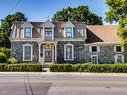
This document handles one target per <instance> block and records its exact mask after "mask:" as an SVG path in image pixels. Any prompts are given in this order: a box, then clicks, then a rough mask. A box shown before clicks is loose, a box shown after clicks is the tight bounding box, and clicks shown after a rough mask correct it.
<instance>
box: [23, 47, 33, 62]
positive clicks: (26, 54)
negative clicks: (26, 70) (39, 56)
mask: <svg viewBox="0 0 127 95" xmlns="http://www.w3.org/2000/svg"><path fill="white" fill-rule="evenodd" d="M23 60H24V61H32V45H24V46H23Z"/></svg>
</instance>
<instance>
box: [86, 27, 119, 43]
mask: <svg viewBox="0 0 127 95" xmlns="http://www.w3.org/2000/svg"><path fill="white" fill-rule="evenodd" d="M86 27H87V29H86V30H87V41H86V42H87V43H109V44H110V43H119V42H120V41H121V39H120V38H119V37H118V30H117V28H118V27H117V25H87V26H86Z"/></svg>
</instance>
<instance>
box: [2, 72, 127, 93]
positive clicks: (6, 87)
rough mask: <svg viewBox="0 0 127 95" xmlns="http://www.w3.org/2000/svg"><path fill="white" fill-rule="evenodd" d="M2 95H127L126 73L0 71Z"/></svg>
mask: <svg viewBox="0 0 127 95" xmlns="http://www.w3.org/2000/svg"><path fill="white" fill-rule="evenodd" d="M0 95H127V74H92V73H91V74H89V73H86V74H81V73H75V74H73V73H0Z"/></svg>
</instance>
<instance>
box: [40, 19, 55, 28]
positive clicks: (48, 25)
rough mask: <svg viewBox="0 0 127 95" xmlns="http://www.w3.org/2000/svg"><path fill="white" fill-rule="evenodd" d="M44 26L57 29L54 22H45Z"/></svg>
mask: <svg viewBox="0 0 127 95" xmlns="http://www.w3.org/2000/svg"><path fill="white" fill-rule="evenodd" d="M42 26H43V27H55V25H54V24H53V23H52V22H50V21H49V20H47V21H46V22H44V24H43V25H42Z"/></svg>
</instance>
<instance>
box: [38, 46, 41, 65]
mask: <svg viewBox="0 0 127 95" xmlns="http://www.w3.org/2000/svg"><path fill="white" fill-rule="evenodd" d="M38 46H39V63H41V44H38Z"/></svg>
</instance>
